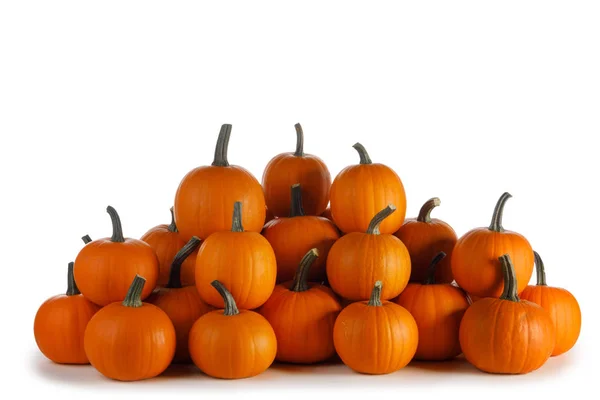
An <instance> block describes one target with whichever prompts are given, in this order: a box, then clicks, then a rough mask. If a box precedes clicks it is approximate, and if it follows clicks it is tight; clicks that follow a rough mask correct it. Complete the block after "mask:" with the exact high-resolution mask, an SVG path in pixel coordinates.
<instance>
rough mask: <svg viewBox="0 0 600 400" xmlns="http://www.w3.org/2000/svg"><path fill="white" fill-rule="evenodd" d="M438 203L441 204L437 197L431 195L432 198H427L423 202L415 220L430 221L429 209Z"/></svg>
mask: <svg viewBox="0 0 600 400" xmlns="http://www.w3.org/2000/svg"><path fill="white" fill-rule="evenodd" d="M440 204H442V201H441V200H440V199H439V198H437V197H433V198H431V199H429V200H427V201H426V202H425V204H423V206H422V207H421V210H420V211H419V216H418V217H417V221H419V222H426V223H430V222H431V211H432V210H433V209H434V208H435V207H438V206H439V205H440Z"/></svg>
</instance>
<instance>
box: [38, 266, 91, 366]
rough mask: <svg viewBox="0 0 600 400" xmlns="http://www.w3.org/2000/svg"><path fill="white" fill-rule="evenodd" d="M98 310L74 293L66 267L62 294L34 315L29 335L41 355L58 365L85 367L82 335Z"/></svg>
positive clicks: (74, 288)
mask: <svg viewBox="0 0 600 400" xmlns="http://www.w3.org/2000/svg"><path fill="white" fill-rule="evenodd" d="M99 309H100V307H99V306H97V305H96V304H94V303H92V302H91V301H89V300H87V299H86V298H85V297H83V296H82V295H81V293H80V292H79V289H77V285H76V284H75V279H74V278H73V263H72V262H71V263H69V269H68V273H67V292H66V294H60V295H56V296H53V297H50V298H49V299H47V300H46V301H44V303H42V305H41V306H40V308H39V309H38V310H37V313H36V314H35V319H34V322H33V334H34V337H35V342H36V344H37V346H38V348H39V349H40V351H41V352H42V354H43V355H44V356H46V357H47V358H48V359H49V360H51V361H53V362H55V363H58V364H88V363H89V362H88V359H87V356H86V355H85V350H84V348H83V334H84V332H85V327H86V326H87V323H88V321H89V320H90V319H91V318H92V317H93V316H94V314H95V313H96V312H97V311H98V310H99Z"/></svg>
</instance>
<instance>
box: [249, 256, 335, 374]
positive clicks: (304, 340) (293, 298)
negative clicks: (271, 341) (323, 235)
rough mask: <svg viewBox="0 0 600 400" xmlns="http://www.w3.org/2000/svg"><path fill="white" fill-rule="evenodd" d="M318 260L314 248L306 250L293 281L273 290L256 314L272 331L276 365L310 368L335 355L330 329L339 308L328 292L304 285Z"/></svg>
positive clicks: (330, 291) (326, 289)
mask: <svg viewBox="0 0 600 400" xmlns="http://www.w3.org/2000/svg"><path fill="white" fill-rule="evenodd" d="M318 257H319V251H318V250H317V249H316V248H314V249H311V250H309V251H308V253H306V254H305V255H304V257H302V260H301V261H300V265H299V266H298V271H297V273H296V276H295V277H294V280H293V281H288V282H285V283H282V284H279V285H277V286H275V290H274V291H273V294H272V295H271V297H270V298H269V300H267V302H266V303H265V304H264V305H263V306H262V307H261V308H260V310H259V313H260V314H261V315H262V316H263V317H265V318H266V319H267V321H269V323H270V324H271V326H272V327H273V330H274V331H275V336H276V337H277V356H276V358H275V359H276V360H277V361H280V362H290V363H298V364H312V363H317V362H321V361H325V360H328V359H330V358H331V357H332V356H333V355H334V354H335V347H334V345H333V325H334V324H335V319H336V318H337V315H338V314H339V312H340V311H341V309H342V306H341V305H340V303H339V301H338V299H337V297H336V295H335V293H333V291H332V290H331V289H329V288H328V287H326V286H323V285H322V284H320V283H314V282H310V283H309V282H308V276H309V269H310V266H311V265H313V264H314V261H315V260H316V259H317V258H318Z"/></svg>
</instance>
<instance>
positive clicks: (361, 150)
mask: <svg viewBox="0 0 600 400" xmlns="http://www.w3.org/2000/svg"><path fill="white" fill-rule="evenodd" d="M352 147H354V149H355V150H356V151H358V155H359V156H360V163H361V164H373V162H372V161H371V157H369V153H367V149H365V147H364V146H363V145H362V144H360V143H355V144H354V146H352Z"/></svg>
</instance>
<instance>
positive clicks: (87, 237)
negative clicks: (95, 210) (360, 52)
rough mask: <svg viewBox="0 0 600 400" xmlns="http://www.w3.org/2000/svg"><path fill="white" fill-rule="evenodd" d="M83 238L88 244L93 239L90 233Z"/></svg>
mask: <svg viewBox="0 0 600 400" xmlns="http://www.w3.org/2000/svg"><path fill="white" fill-rule="evenodd" d="M81 240H83V243H85V244H88V243H90V242H91V241H92V238H91V237H90V235H85V236H83V237H82V238H81Z"/></svg>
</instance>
